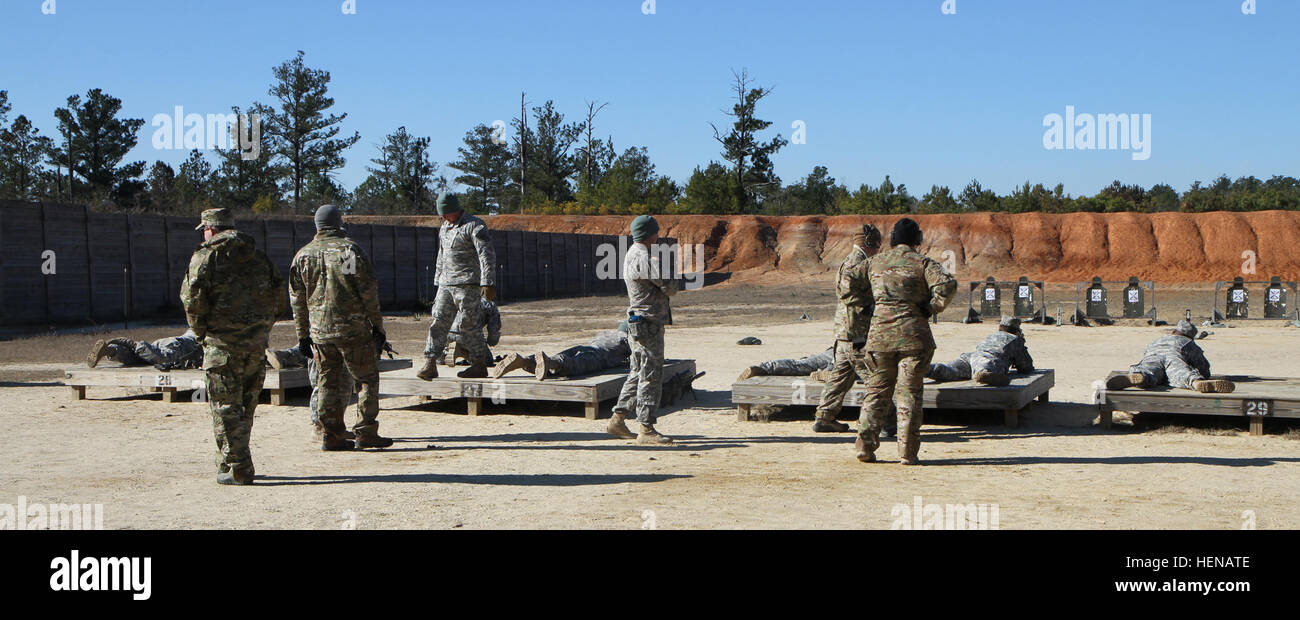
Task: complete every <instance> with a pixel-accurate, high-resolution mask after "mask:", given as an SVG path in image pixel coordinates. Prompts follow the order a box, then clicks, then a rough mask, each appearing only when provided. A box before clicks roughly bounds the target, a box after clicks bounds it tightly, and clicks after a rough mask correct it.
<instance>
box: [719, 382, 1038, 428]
mask: <svg viewBox="0 0 1300 620" xmlns="http://www.w3.org/2000/svg"><path fill="white" fill-rule="evenodd" d="M1055 384H1056V371H1054V370H1036V371H1034V372H1032V373H1028V374H1022V375H1014V376H1013V377H1012V380H1011V385H1009V386H1006V387H991V386H986V385H980V384H977V383H975V382H973V381H955V382H950V383H932V382H927V383H926V384H925V389H924V391H923V392H922V403H923V406H924V407H926V408H928V409H974V410H1001V411H1003V412H1004V413H1005V412H1006V411H1008V410H1014V411H1015V412H1017V417H1018V412H1019V411H1020V410H1021V409H1023V408H1025V406H1027V405H1028V404H1029V403H1030V402H1032V401H1033V400H1034V399H1035V398H1038V397H1039V396H1040V395H1042V394H1045V393H1047V391H1048V390H1050V389H1051V388H1052V387H1053V386H1054V385H1055ZM823 388H824V384H822V383H821V382H819V381H813V380H812V379H810V378H808V377H751V378H749V379H746V380H744V381H741V382H739V383H736V384H734V385H733V386H732V390H731V400H732V403H734V404H736V405H768V406H797V405H803V406H816V405H817V404H818V403H819V402H821V394H822V391H823ZM864 397H865V392H864V391H863V386H862V385H861V384H856V385H854V386H853V388H852V389H850V390H849V393H848V395H847V396H846V397H845V399H844V406H846V407H860V406H861V405H862V402H863V399H864ZM1007 417H1008V420H1010V418H1011V416H1009V415H1008V416H1007Z"/></svg>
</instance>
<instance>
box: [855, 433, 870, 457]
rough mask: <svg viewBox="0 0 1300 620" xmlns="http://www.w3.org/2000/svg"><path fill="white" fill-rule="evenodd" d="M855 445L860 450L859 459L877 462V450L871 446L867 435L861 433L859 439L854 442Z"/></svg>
mask: <svg viewBox="0 0 1300 620" xmlns="http://www.w3.org/2000/svg"><path fill="white" fill-rule="evenodd" d="M871 443H875V442H871ZM853 447H854V448H856V449H857V451H858V455H857V457H858V461H860V462H862V463H875V462H876V451H875V450H874V449H872V448H871V445H870V443H868V442H867V438H866V436H864V435H862V434H860V433H859V434H858V440H857V441H855V442H853Z"/></svg>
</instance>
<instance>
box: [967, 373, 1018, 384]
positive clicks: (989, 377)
mask: <svg viewBox="0 0 1300 620" xmlns="http://www.w3.org/2000/svg"><path fill="white" fill-rule="evenodd" d="M974 379H975V382H976V383H983V384H984V385H989V386H993V387H1006V386H1008V385H1011V375H1008V374H1007V373H1005V372H984V371H980V372H977V373H975V377H974Z"/></svg>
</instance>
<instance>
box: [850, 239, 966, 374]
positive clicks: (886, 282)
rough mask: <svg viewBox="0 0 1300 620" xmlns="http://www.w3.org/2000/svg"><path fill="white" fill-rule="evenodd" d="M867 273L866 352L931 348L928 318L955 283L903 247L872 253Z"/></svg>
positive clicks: (938, 309)
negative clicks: (871, 299) (870, 307)
mask: <svg viewBox="0 0 1300 620" xmlns="http://www.w3.org/2000/svg"><path fill="white" fill-rule="evenodd" d="M867 272H868V274H869V277H870V279H871V292H872V294H873V295H874V296H875V299H876V311H875V314H874V315H873V316H872V317H871V330H870V333H869V334H867V350H869V351H918V350H923V349H933V348H934V346H935V345H934V336H933V335H932V334H931V333H930V322H929V319H928V317H929V316H933V315H935V314H938V313H939V312H942V311H943V309H944V308H945V307H946V306H947V305H948V302H950V301H952V298H953V295H955V294H956V293H957V281H956V280H954V279H953V277H952V276H951V275H948V273H947V272H945V271H944V270H943V267H941V266H940V265H939V263H938V262H936V261H935V260H934V259H931V258H929V257H927V256H924V255H922V254H921V253H919V252H917V251H916V250H915V249H913V248H912V247H910V246H906V245H896V246H894V247H892V248H890V249H888V250H885V251H884V252H881V253H880V254H877V255H875V256H873V257H872V258H871V261H870V262H869V263H868V268H867ZM923 308H924V310H923Z"/></svg>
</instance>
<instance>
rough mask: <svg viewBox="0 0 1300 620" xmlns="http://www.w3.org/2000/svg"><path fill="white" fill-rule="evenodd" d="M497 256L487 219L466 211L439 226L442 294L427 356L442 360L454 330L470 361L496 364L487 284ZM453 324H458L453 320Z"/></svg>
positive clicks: (435, 304)
mask: <svg viewBox="0 0 1300 620" xmlns="http://www.w3.org/2000/svg"><path fill="white" fill-rule="evenodd" d="M496 269H497V256H496V250H495V249H494V248H493V246H492V235H491V233H490V232H489V231H488V228H487V225H486V224H484V223H483V220H481V219H479V218H477V217H474V216H473V215H470V214H468V213H462V214H461V216H460V219H459V220H456V222H455V223H454V224H453V223H451V222H443V223H442V226H441V227H439V228H438V268H437V272H436V274H435V281H436V283H437V285H438V294H437V296H436V297H435V298H434V302H433V324H432V325H430V326H429V336H428V339H427V340H425V344H424V357H426V358H432V359H442V356H443V354H444V353H445V351H446V349H447V338H448V335H449V334H450V333H451V332H452V331H453V330H454V331H455V332H456V336H457V341H458V342H460V345H461V346H462V347H464V348H465V351H466V355H468V356H469V361H470V364H475V363H479V364H482V365H484V366H487V365H490V364H491V363H492V357H491V354H490V353H489V352H488V345H487V342H486V341H485V340H484V339H483V333H482V332H483V325H482V322H483V308H482V303H483V292H482V289H481V287H483V286H496ZM453 323H456V324H455V325H453Z"/></svg>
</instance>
